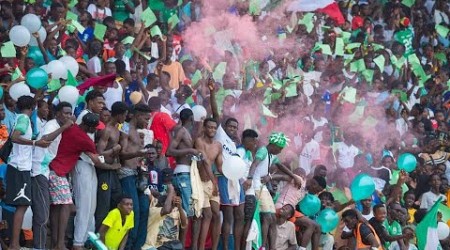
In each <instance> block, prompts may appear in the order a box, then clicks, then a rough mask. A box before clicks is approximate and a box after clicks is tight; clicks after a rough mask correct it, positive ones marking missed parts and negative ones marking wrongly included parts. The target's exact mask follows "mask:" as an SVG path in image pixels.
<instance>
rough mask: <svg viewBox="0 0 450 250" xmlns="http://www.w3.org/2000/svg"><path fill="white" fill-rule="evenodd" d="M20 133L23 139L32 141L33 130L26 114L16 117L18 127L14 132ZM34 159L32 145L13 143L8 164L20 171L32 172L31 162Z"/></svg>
mask: <svg viewBox="0 0 450 250" xmlns="http://www.w3.org/2000/svg"><path fill="white" fill-rule="evenodd" d="M16 130H17V131H20V133H21V135H20V137H22V138H23V139H27V140H31V137H32V136H33V129H32V128H31V121H30V117H28V116H27V115H24V114H18V115H17V117H16V126H15V128H14V131H16ZM32 157H33V146H32V145H21V144H17V143H13V147H12V150H11V154H10V155H9V161H8V164H9V165H11V166H13V167H14V168H16V169H18V170H19V171H31V165H32V164H31V160H30V159H32Z"/></svg>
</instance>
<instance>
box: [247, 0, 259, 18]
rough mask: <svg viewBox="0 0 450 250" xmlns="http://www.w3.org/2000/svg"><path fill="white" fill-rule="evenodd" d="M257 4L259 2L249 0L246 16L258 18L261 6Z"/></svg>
mask: <svg viewBox="0 0 450 250" xmlns="http://www.w3.org/2000/svg"><path fill="white" fill-rule="evenodd" d="M259 2H260V1H259V0H250V3H249V6H248V14H250V15H251V16H258V15H260V14H261V6H260V3H259Z"/></svg>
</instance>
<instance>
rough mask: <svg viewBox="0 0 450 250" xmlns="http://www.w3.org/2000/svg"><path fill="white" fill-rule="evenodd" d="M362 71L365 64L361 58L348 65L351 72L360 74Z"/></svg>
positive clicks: (364, 68)
mask: <svg viewBox="0 0 450 250" xmlns="http://www.w3.org/2000/svg"><path fill="white" fill-rule="evenodd" d="M364 70H366V63H365V62H364V59H362V58H361V59H359V60H356V61H354V62H352V63H351V64H350V71H352V72H362V71H364Z"/></svg>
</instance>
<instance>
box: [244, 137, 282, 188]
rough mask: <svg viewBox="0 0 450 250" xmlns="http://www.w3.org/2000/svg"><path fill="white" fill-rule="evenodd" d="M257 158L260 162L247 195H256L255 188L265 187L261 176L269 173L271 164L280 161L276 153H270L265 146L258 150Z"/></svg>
mask: <svg viewBox="0 0 450 250" xmlns="http://www.w3.org/2000/svg"><path fill="white" fill-rule="evenodd" d="M255 160H258V161H260V162H259V164H258V166H256V169H255V173H254V174H253V181H252V187H251V188H249V189H248V190H247V191H246V192H245V194H246V195H255V190H261V188H262V187H263V185H262V183H261V178H262V177H264V176H266V175H268V174H269V167H270V166H272V165H273V164H274V163H279V162H280V161H279V160H278V158H277V157H276V156H275V155H272V154H269V151H268V150H267V147H265V146H264V147H262V148H259V149H258V151H256V155H255Z"/></svg>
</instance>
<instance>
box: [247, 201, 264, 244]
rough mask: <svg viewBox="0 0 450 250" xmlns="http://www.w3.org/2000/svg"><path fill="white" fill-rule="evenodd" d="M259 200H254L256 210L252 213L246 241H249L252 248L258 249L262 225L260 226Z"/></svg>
mask: <svg viewBox="0 0 450 250" xmlns="http://www.w3.org/2000/svg"><path fill="white" fill-rule="evenodd" d="M260 203H261V202H260V201H259V200H258V202H256V210H255V213H254V214H253V220H252V225H251V227H250V230H249V232H248V236H247V243H248V242H251V244H252V249H256V250H258V249H260V248H261V247H262V231H261V230H262V227H261V217H260V212H259V206H260Z"/></svg>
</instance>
